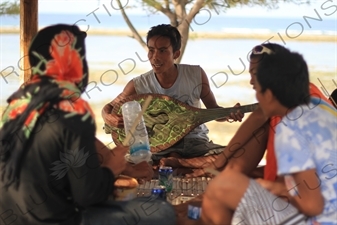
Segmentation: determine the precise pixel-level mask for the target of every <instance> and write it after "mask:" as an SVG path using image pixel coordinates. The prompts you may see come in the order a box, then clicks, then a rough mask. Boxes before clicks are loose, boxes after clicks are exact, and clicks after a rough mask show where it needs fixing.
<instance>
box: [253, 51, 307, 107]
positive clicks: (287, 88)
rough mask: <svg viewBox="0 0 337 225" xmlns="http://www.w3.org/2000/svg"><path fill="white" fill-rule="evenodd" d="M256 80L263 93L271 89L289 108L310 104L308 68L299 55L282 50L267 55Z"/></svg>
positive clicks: (258, 70)
mask: <svg viewBox="0 0 337 225" xmlns="http://www.w3.org/2000/svg"><path fill="white" fill-rule="evenodd" d="M256 78H257V81H258V82H259V84H260V86H261V91H262V92H265V91H266V90H267V89H270V90H271V92H272V93H273V95H274V96H275V97H276V98H277V99H278V101H279V102H280V103H281V104H282V105H284V106H285V107H287V108H293V107H296V106H298V105H301V104H308V103H309V99H310V95H309V72H308V66H307V63H306V62H305V60H304V59H303V57H302V55H300V54H298V53H295V52H290V51H289V50H287V51H285V50H284V51H283V50H282V51H279V52H276V53H275V54H270V55H268V54H266V55H265V56H264V57H263V60H261V61H260V62H259V64H258V66H257V72H256Z"/></svg>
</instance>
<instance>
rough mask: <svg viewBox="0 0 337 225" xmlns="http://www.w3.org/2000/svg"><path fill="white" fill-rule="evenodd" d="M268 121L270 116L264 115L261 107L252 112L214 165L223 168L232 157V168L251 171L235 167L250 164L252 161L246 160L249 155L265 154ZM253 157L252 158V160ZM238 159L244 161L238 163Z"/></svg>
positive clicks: (244, 171)
mask: <svg viewBox="0 0 337 225" xmlns="http://www.w3.org/2000/svg"><path fill="white" fill-rule="evenodd" d="M267 121H268V118H266V117H265V116H264V115H263V113H262V110H261V109H260V108H258V109H256V110H255V111H254V112H252V113H251V114H250V115H249V117H248V118H247V119H246V120H245V121H244V122H243V123H242V124H241V126H240V127H239V128H238V130H237V131H236V133H235V134H234V136H233V137H232V139H231V140H230V141H229V143H228V145H227V147H226V148H225V149H224V151H223V152H222V153H221V154H219V156H218V157H217V159H216V160H215V161H214V162H213V167H214V168H216V169H221V168H223V167H225V166H226V165H227V164H228V162H229V159H231V160H230V162H231V163H229V165H228V166H229V167H231V169H235V170H237V171H240V172H243V173H249V172H251V171H248V170H247V169H245V168H241V169H239V168H234V167H240V166H242V165H244V164H245V163H247V164H250V163H249V162H250V161H249V162H244V161H245V160H244V159H245V158H247V157H248V155H251V156H254V157H253V158H255V157H260V155H263V153H264V152H265V149H266V146H267V135H268V124H266V123H267ZM233 155H237V157H233ZM248 158H249V157H248ZM253 158H251V160H252V159H253ZM241 159H242V160H243V161H242V160H241ZM247 160H249V159H247ZM238 161H242V163H238ZM257 163H258V162H257ZM254 164H255V163H254ZM254 168H255V167H254Z"/></svg>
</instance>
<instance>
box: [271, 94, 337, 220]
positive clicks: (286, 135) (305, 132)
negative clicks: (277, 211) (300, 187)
mask: <svg viewBox="0 0 337 225" xmlns="http://www.w3.org/2000/svg"><path fill="white" fill-rule="evenodd" d="M336 128H337V111H336V109H335V108H334V107H333V106H331V105H330V104H328V103H327V102H325V101H321V99H319V98H312V99H311V103H310V104H309V105H304V106H298V107H297V108H295V109H294V110H293V111H291V112H290V113H289V114H287V115H286V116H285V117H283V119H282V123H280V124H279V125H278V126H277V127H276V135H275V150H276V156H277V157H276V158H277V164H278V175H287V174H293V173H297V172H301V171H306V170H308V169H315V170H316V173H317V177H318V178H319V180H320V189H321V193H322V195H323V197H324V200H325V201H324V202H325V204H324V210H323V213H322V214H320V215H319V216H316V217H313V218H310V221H311V223H312V224H317V222H319V223H320V224H322V225H323V224H326V225H332V224H334V225H336V224H337V220H336V219H337V176H336V171H337V167H336V162H337V132H336ZM308 185H309V184H308Z"/></svg>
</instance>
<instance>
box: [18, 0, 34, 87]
mask: <svg viewBox="0 0 337 225" xmlns="http://www.w3.org/2000/svg"><path fill="white" fill-rule="evenodd" d="M37 18H38V0H20V55H21V60H20V62H21V65H20V67H21V70H22V73H23V81H27V80H28V79H29V78H30V75H31V68H30V64H29V58H28V50H29V45H30V43H31V41H32V39H33V38H34V36H35V35H36V33H37V28H38V20H37Z"/></svg>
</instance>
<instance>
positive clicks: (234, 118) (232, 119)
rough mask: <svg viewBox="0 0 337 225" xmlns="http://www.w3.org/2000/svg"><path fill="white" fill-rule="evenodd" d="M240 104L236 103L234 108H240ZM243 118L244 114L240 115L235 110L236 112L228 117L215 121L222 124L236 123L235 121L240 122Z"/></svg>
mask: <svg viewBox="0 0 337 225" xmlns="http://www.w3.org/2000/svg"><path fill="white" fill-rule="evenodd" d="M240 106H241V105H240V103H236V104H235V105H234V107H240ZM244 116H245V114H244V113H241V112H240V110H237V111H236V112H232V113H231V115H230V116H226V117H223V118H220V119H217V120H216V121H218V122H224V121H227V122H230V123H232V122H236V121H239V122H242V118H243V117H244Z"/></svg>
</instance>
